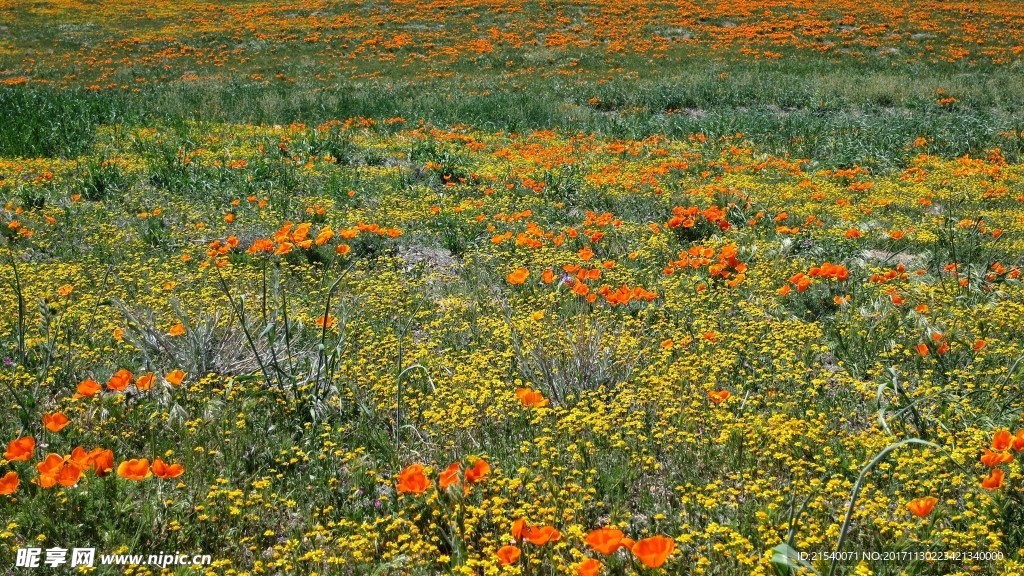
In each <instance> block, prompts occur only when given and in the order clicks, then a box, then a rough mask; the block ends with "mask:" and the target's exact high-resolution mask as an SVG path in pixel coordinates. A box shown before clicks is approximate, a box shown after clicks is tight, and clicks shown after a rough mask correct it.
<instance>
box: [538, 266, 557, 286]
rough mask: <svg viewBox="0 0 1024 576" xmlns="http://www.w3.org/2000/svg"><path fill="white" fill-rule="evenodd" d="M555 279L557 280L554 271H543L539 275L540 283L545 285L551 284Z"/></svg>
mask: <svg viewBox="0 0 1024 576" xmlns="http://www.w3.org/2000/svg"><path fill="white" fill-rule="evenodd" d="M555 278H557V276H555V271H554V270H552V269H550V268H548V269H547V270H545V271H544V273H543V274H541V275H540V281H541V282H543V283H545V284H551V283H552V282H554V281H555Z"/></svg>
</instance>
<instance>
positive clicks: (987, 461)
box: [980, 450, 1013, 468]
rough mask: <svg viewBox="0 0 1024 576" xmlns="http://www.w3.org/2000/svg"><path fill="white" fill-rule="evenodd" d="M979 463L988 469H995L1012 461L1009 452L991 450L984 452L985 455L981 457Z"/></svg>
mask: <svg viewBox="0 0 1024 576" xmlns="http://www.w3.org/2000/svg"><path fill="white" fill-rule="evenodd" d="M980 460H981V463H982V464H984V465H985V466H988V467H989V468H995V467H996V466H999V465H1000V464H1005V463H1007V462H1011V461H1012V460H1013V454H1010V453H1009V452H993V451H992V450H985V453H984V454H982V455H981V458H980Z"/></svg>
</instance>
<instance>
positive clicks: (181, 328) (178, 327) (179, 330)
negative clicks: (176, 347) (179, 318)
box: [167, 322, 185, 337]
mask: <svg viewBox="0 0 1024 576" xmlns="http://www.w3.org/2000/svg"><path fill="white" fill-rule="evenodd" d="M167 335H168V336H174V337H178V336H184V335H185V325H184V324H182V323H181V322H178V323H177V324H175V325H174V326H171V329H170V330H168V331H167Z"/></svg>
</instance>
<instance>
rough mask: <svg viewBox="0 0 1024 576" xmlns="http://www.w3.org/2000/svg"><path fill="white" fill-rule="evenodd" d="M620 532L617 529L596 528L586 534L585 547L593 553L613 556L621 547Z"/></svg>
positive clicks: (621, 535)
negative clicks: (592, 550) (593, 551)
mask: <svg viewBox="0 0 1024 576" xmlns="http://www.w3.org/2000/svg"><path fill="white" fill-rule="evenodd" d="M623 536H625V535H624V534H623V533H622V530H619V529H617V528H598V529H597V530H593V531H592V532H591V533H590V534H587V537H586V542H587V545H588V546H590V547H591V548H593V549H594V550H595V551H597V552H600V553H601V554H604V555H605V556H608V555H609V554H614V553H615V551H616V550H618V549H619V548H620V547H621V546H622V537H623Z"/></svg>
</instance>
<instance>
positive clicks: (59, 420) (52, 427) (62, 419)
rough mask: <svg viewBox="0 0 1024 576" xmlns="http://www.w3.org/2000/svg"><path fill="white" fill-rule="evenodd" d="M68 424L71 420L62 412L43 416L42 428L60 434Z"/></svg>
mask: <svg viewBox="0 0 1024 576" xmlns="http://www.w3.org/2000/svg"><path fill="white" fill-rule="evenodd" d="M68 424H71V419H70V418H68V417H67V416H65V415H64V413H63V412H54V413H52V414H43V426H45V427H46V429H47V430H49V431H50V432H60V431H61V430H63V429H64V428H67V426H68Z"/></svg>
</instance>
